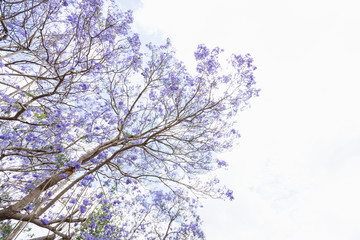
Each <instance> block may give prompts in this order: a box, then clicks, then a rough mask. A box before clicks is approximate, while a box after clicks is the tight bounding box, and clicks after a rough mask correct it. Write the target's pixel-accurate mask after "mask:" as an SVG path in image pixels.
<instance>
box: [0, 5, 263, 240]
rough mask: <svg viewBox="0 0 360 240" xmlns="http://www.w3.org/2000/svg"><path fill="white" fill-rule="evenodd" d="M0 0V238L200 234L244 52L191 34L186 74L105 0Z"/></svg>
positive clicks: (217, 188)
mask: <svg viewBox="0 0 360 240" xmlns="http://www.w3.org/2000/svg"><path fill="white" fill-rule="evenodd" d="M0 4H1V16H0V22H1V32H0V59H1V60H0V75H1V76H0V95H1V98H0V149H1V150H0V238H1V239H15V238H18V239H23V238H27V239H30V238H34V239H203V238H204V233H203V232H202V230H201V227H200V225H201V221H200V218H199V216H198V214H197V208H198V207H200V206H201V204H200V199H201V198H202V197H212V198H229V199H233V196H232V191H231V190H229V189H227V188H226V187H225V186H222V185H220V184H219V180H218V179H217V178H213V179H209V178H206V176H207V174H208V173H209V172H211V171H213V170H216V169H218V168H221V167H224V166H226V165H227V163H226V162H225V161H223V160H221V159H218V157H217V153H219V152H221V151H224V150H226V149H229V148H230V147H231V146H232V145H233V143H234V141H235V140H236V139H237V138H238V137H239V136H240V135H239V133H238V132H237V130H236V129H234V123H235V120H236V118H235V116H236V114H237V113H238V112H239V111H240V110H241V109H243V108H244V107H246V106H247V104H248V101H249V99H250V98H252V97H254V96H257V95H258V91H259V89H257V88H255V87H254V84H255V81H254V76H253V71H254V70H255V69H256V67H255V66H253V59H252V58H251V56H250V55H249V54H246V55H236V54H233V55H232V56H231V57H230V59H229V60H228V63H227V65H228V66H229V68H228V69H226V70H224V69H223V68H222V67H221V64H220V62H221V61H219V56H220V55H221V53H222V50H221V49H220V48H214V49H208V48H207V47H206V46H205V45H199V47H198V49H197V50H196V52H195V59H196V61H197V66H196V73H195V74H191V73H190V72H189V71H188V70H187V68H186V67H185V65H184V64H183V63H182V62H181V61H179V60H178V59H177V58H176V57H175V52H174V49H173V48H172V46H171V44H170V41H167V42H166V43H165V44H164V45H161V46H157V45H155V44H152V43H148V44H146V45H145V46H142V45H141V43H140V40H139V35H138V34H136V33H133V32H132V31H131V26H130V24H131V23H132V21H133V18H132V13H131V11H122V10H120V9H119V8H118V7H117V6H116V4H115V3H114V2H113V1H106V2H105V1H102V0H82V1H78V0H6V1H5V0H3V1H1V3H0ZM25 236H27V237H25Z"/></svg>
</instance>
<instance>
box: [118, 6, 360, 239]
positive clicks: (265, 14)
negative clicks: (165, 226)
mask: <svg viewBox="0 0 360 240" xmlns="http://www.w3.org/2000/svg"><path fill="white" fill-rule="evenodd" d="M123 3H124V5H126V6H127V7H131V8H133V9H134V10H135V11H134V13H135V15H134V17H135V25H134V27H135V30H136V31H138V32H140V34H141V36H142V37H143V40H144V41H153V42H157V41H159V40H161V39H166V38H167V37H169V38H170V39H171V40H172V43H173V45H174V47H175V48H176V49H177V52H178V56H179V58H181V59H182V60H184V61H185V63H186V64H188V66H189V68H191V64H192V63H193V52H194V50H195V49H196V46H197V45H198V44H199V43H205V44H207V45H208V46H209V47H215V46H219V47H221V48H223V49H224V50H225V51H226V52H227V53H229V54H230V53H232V52H234V53H242V54H245V53H250V54H252V56H253V57H254V59H255V65H256V66H257V67H258V70H257V71H256V80H257V85H258V87H259V88H261V89H262V91H261V94H260V97H259V98H257V99H254V101H252V104H251V105H252V107H251V108H250V109H247V110H246V111H244V112H242V113H241V114H240V115H239V126H238V127H239V130H240V133H241V134H242V139H241V143H240V146H238V147H236V148H235V149H234V150H233V151H232V152H231V153H227V154H224V155H223V157H224V158H226V160H228V162H229V163H230V167H229V170H228V171H227V172H226V174H222V177H221V178H222V179H223V180H224V182H225V183H226V184H227V185H228V186H229V187H231V188H232V189H233V190H234V192H235V197H236V200H235V201H233V202H223V201H208V202H206V204H205V207H204V209H203V210H202V211H201V215H202V217H203V220H204V230H205V233H206V235H207V239H208V240H222V239H226V240H240V239H245V240H264V239H265V240H266V239H269V240H282V239H286V240H295V239H296V240H304V239H307V240H308V239H310V240H312V239H316V240H318V239H326V240H339V239H346V240H352V239H354V240H355V239H356V240H358V239H360V204H359V203H360V187H359V183H360V174H359V171H360V106H359V104H360V93H359V90H360V83H359V81H360V73H359V69H360V14H359V9H360V2H359V1H355V0H354V1H349V0H342V1H331V0H327V1H317V0H301V1H300V0H299V1H294V0H283V1H279V0H273V1H266V0H253V1H242V0H240V1H239V0H221V1H220V0H219V1H211V0H176V1H175V0H174V1H173V0H141V1H139V0H138V1H133V0H131V1H130V0H128V1H127V2H123Z"/></svg>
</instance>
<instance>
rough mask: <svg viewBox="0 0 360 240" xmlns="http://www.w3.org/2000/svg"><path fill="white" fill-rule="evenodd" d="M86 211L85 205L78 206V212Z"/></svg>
mask: <svg viewBox="0 0 360 240" xmlns="http://www.w3.org/2000/svg"><path fill="white" fill-rule="evenodd" d="M85 212H86V207H85V206H84V205H81V206H80V213H82V214H83V213H85Z"/></svg>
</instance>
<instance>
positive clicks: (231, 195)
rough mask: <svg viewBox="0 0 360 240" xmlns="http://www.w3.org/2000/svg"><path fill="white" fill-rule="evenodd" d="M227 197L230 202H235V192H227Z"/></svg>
mask: <svg viewBox="0 0 360 240" xmlns="http://www.w3.org/2000/svg"><path fill="white" fill-rule="evenodd" d="M226 196H227V197H228V198H229V199H230V201H232V200H234V196H233V191H232V190H230V189H228V190H227V192H226Z"/></svg>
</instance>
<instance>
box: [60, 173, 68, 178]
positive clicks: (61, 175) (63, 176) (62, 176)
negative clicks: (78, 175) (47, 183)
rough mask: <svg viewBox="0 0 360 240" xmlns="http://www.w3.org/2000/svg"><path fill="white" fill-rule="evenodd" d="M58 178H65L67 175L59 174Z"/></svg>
mask: <svg viewBox="0 0 360 240" xmlns="http://www.w3.org/2000/svg"><path fill="white" fill-rule="evenodd" d="M59 176H60V177H61V178H67V174H66V173H61V174H60V175H59Z"/></svg>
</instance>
